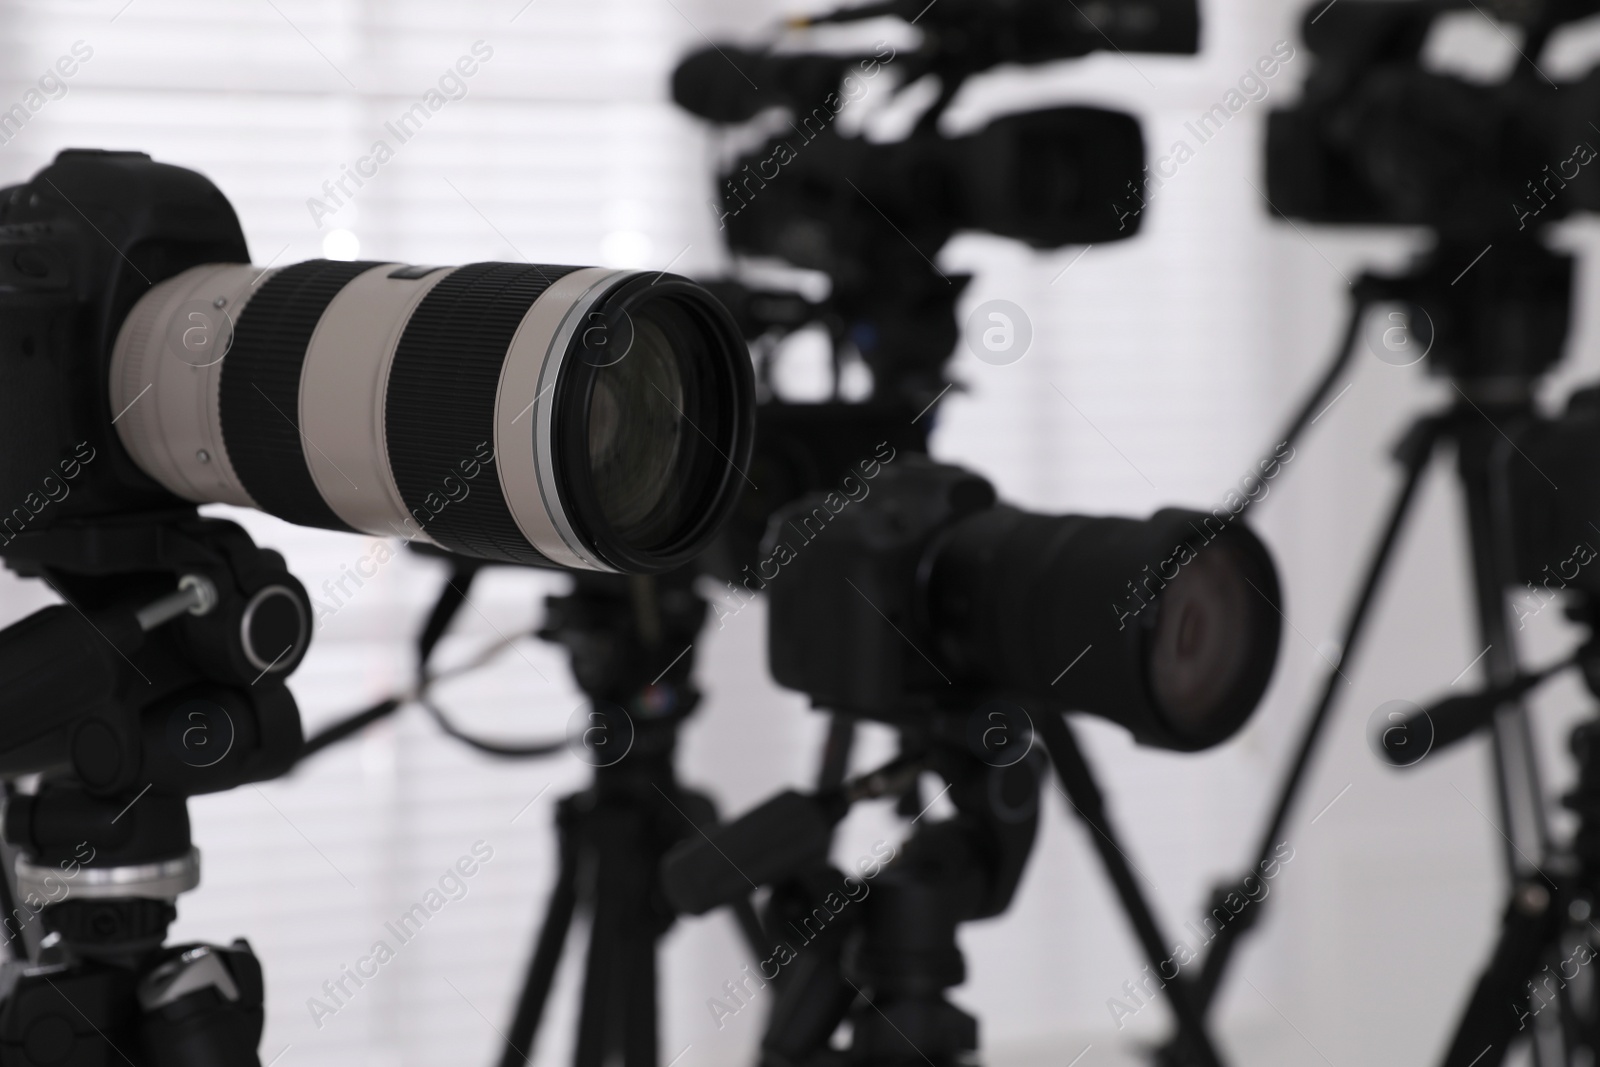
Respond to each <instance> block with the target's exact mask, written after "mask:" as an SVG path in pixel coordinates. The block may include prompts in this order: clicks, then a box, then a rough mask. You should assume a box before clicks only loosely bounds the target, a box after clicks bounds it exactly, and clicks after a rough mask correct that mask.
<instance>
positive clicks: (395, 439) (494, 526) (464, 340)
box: [384, 263, 579, 565]
mask: <svg viewBox="0 0 1600 1067" xmlns="http://www.w3.org/2000/svg"><path fill="white" fill-rule="evenodd" d="M578 269H579V268H577V267H557V266H528V265H526V264H522V263H471V264H468V265H467V266H464V267H461V268H459V269H457V270H456V271H454V272H452V273H451V274H450V275H449V277H447V278H445V279H444V280H443V281H441V282H440V283H439V284H438V285H436V286H434V287H433V289H432V290H431V291H430V292H429V293H428V295H427V296H425V297H424V298H423V300H422V303H421V304H419V305H418V306H417V310H416V311H415V312H413V313H412V315H411V321H410V322H409V323H408V324H407V325H406V329H405V333H404V334H403V335H402V336H401V338H400V344H399V346H398V347H397V348H396V350H395V357H394V365H393V367H392V368H391V370H390V372H389V393H388V399H387V402H386V407H385V420H384V423H385V427H386V429H385V434H386V437H387V440H388V448H389V467H390V470H392V471H393V472H394V480H395V485H396V486H398V487H399V489H400V496H401V498H402V499H403V500H404V501H405V505H406V509H407V510H408V511H410V512H411V514H412V516H413V517H414V518H415V519H416V520H417V521H418V523H420V524H421V526H422V527H423V529H425V530H426V531H427V532H428V535H429V536H430V537H431V538H433V540H434V541H436V542H438V544H439V545H440V546H441V547H443V548H447V549H450V550H451V551H454V552H463V553H467V554H470V555H474V556H482V557H484V558H487V559H496V560H503V561H505V562H508V563H528V564H534V565H549V563H550V560H549V559H548V558H547V557H545V556H544V555H543V554H542V553H540V552H539V551H538V550H537V549H536V548H534V547H533V546H532V545H531V544H529V543H528V539H527V538H526V537H524V536H523V534H522V530H521V529H520V528H519V527H518V526H517V523H516V520H515V519H514V518H513V517H512V515H511V510H510V508H508V507H507V506H506V501H505V497H504V496H503V495H502V493H501V490H500V481H499V478H498V476H497V473H496V469H495V468H494V466H493V465H492V464H482V463H481V462H480V461H481V459H482V457H483V456H485V455H492V450H493V448H494V436H495V434H494V409H495V397H496V395H497V393H498V391H499V387H500V370H501V367H502V366H503V365H504V363H505V359H506V351H507V350H508V349H509V348H510V347H511V340H512V338H513V337H514V336H515V335H516V332H517V328H518V327H519V326H521V325H522V319H523V316H525V315H526V314H527V313H528V309H529V308H531V307H532V306H533V302H534V301H535V300H537V299H539V295H540V294H541V293H543V292H544V291H545V290H546V289H547V288H549V287H550V285H551V283H553V282H554V281H556V280H557V279H558V278H560V277H562V276H563V275H565V274H570V273H572V272H573V271H575V270H578ZM524 421H525V422H526V425H527V432H528V433H530V434H531V433H532V432H533V425H534V415H533V413H532V412H529V413H528V414H527V415H526V416H524ZM479 467H481V468H482V469H481V470H480V469H479ZM473 472H476V473H475V475H474V474H473ZM528 488H529V491H530V492H532V491H534V489H533V487H532V486H530V487H528Z"/></svg>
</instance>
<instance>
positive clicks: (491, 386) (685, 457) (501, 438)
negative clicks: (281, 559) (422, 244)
mask: <svg viewBox="0 0 1600 1067" xmlns="http://www.w3.org/2000/svg"><path fill="white" fill-rule="evenodd" d="M111 376H112V381H111V386H112V388H111V393H112V397H111V399H112V406H113V409H114V410H113V412H112V414H113V416H114V417H115V419H116V426H117V430H118V433H119V435H120V437H121V440H122V442H123V444H124V445H125V446H126V447H127V449H128V452H129V453H130V454H131V455H132V457H133V459H134V460H135V462H137V463H138V464H139V466H140V467H141V468H142V469H143V470H144V471H145V473H147V474H149V475H150V476H151V477H152V478H154V479H155V480H156V481H157V482H160V483H161V484H162V485H163V486H165V487H166V488H167V489H169V490H171V491H172V492H174V493H176V494H177V495H179V496H181V497H183V498H185V499H188V500H191V501H194V502H196V503H211V502H219V503H229V504H238V505H243V506H248V507H255V508H259V509H261V510H263V511H267V512H269V513H271V514H273V515H277V516H278V517H280V518H283V519H286V520H288V521H290V522H295V523H298V524H301V525H307V526H320V527H325V528H328V529H336V530H359V531H365V532H368V533H373V534H379V535H393V536H401V537H405V538H407V539H410V538H417V539H420V540H424V541H428V542H431V543H433V544H436V545H438V546H439V547H441V548H445V549H448V550H451V551H454V552H460V553H463V554H465V555H472V556H479V557H482V558H486V559H494V560H500V561H504V562H512V563H526V564H533V565H539V566H558V567H566V568H572V569H584V570H599V571H621V572H627V573H651V572H658V571H663V570H668V569H671V568H673V567H676V566H679V565H681V564H683V563H684V562H687V561H688V560H689V559H691V558H693V556H695V555H696V554H697V553H698V552H699V551H701V550H702V549H703V548H704V547H705V545H706V543H707V542H708V541H709V540H710V539H711V537H712V536H713V535H714V534H715V532H716V529H717V527H718V526H719V525H720V524H721V521H722V519H723V518H724V517H725V516H726V515H727V513H728V511H729V509H730V508H731V507H732V505H733V503H734V501H735V499H736V497H737V495H738V491H739V487H740V485H741V484H742V480H743V475H742V474H741V468H742V465H743V464H744V463H745V462H746V461H747V458H748V454H749V448H750V440H751V431H752V427H753V412H754V400H753V392H752V384H751V370H750V361H749V355H748V351H747V349H746V348H745V345H744V343H743V341H742V340H741V338H740V336H739V333H738V330H737V328H736V327H735V325H734V324H733V322H732V320H731V319H730V318H729V316H728V314H727V312H726V311H725V310H723V308H722V307H721V305H719V304H718V303H717V302H716V301H715V300H714V299H713V298H712V297H711V296H710V295H709V294H708V293H706V291H705V290H703V289H701V288H700V287H699V286H696V285H694V284H692V283H690V282H687V281H685V280H684V279H682V278H678V277H676V276H674V275H667V274H649V273H644V272H634V271H616V270H605V269H601V268H594V267H588V268H579V267H564V266H539V265H526V264H518V263H474V264H468V265H466V266H462V267H455V268H446V267H411V266H404V265H400V264H394V263H346V262H333V261H328V260H312V261H310V262H306V263H300V264H296V265H294V266H291V267H286V268H283V269H281V270H277V271H261V270H259V269H256V268H251V267H248V266H243V265H238V264H213V265H207V266H202V267H196V268H193V269H191V270H189V271H186V272H184V273H183V274H180V275H178V276H176V277H174V278H171V279H169V280H167V281H165V282H163V283H161V284H160V285H158V286H156V287H155V288H154V289H152V290H151V291H150V292H149V293H148V294H146V295H145V296H144V298H143V299H141V300H140V301H139V303H138V304H137V305H136V306H135V308H134V309H133V311H131V312H130V313H129V315H128V318H127V320H126V321H125V323H124V325H123V327H122V330H121V333H120V334H119V336H118V339H117V345H116V349H115V352H114V355H113V360H112V372H111Z"/></svg>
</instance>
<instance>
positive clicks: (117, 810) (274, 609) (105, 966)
mask: <svg viewBox="0 0 1600 1067" xmlns="http://www.w3.org/2000/svg"><path fill="white" fill-rule="evenodd" d="M6 549H7V551H6V555H7V557H8V560H7V561H8V563H9V564H10V565H11V566H12V567H13V568H14V569H16V570H17V571H18V572H19V573H22V574H25V575H30V576H38V577H43V578H45V579H46V580H48V581H49V582H50V584H51V585H52V586H54V587H55V588H56V590H57V591H58V592H60V593H61V594H62V596H63V597H64V598H65V599H66V600H67V603H66V604H63V605H56V606H54V607H49V608H45V609H43V610H41V611H39V612H36V613H34V614H33V615H31V616H29V617H28V618H26V619H23V620H22V621H20V622H18V623H16V624H14V625H12V626H10V627H7V628H6V629H5V630H3V631H0V678H3V679H4V680H5V682H6V683H7V684H6V685H4V686H0V774H5V775H8V776H16V775H21V774H25V773H39V774H40V775H41V779H40V784H39V787H38V789H37V791H36V792H34V793H32V794H27V795H20V794H12V795H10V796H8V797H7V800H6V804H5V812H4V818H3V824H4V827H3V829H4V837H5V840H6V843H7V845H8V846H10V847H11V848H14V849H16V850H17V852H18V853H19V855H18V858H17V862H16V868H15V892H14V894H13V896H12V899H13V900H15V901H19V902H20V904H21V905H23V906H25V907H26V913H24V908H23V907H22V906H17V907H15V908H14V909H13V911H12V912H11V914H8V915H7V916H5V917H4V919H3V920H0V921H3V924H4V926H5V928H6V930H7V933H8V935H10V936H12V937H13V938H15V937H17V935H18V933H19V932H20V930H19V929H18V928H20V927H25V926H26V925H27V923H28V922H30V921H31V920H32V919H34V918H35V917H37V918H38V919H39V922H40V924H41V925H42V926H43V927H44V928H45V929H46V930H47V931H48V933H47V934H46V935H45V936H44V937H43V938H42V939H39V940H38V941H37V942H36V947H35V951H34V953H33V958H31V959H20V958H19V959H13V960H10V961H7V962H6V963H5V965H4V968H3V970H0V1065H3V1067H33V1065H37V1064H59V1063H71V1064H106V1065H110V1064H115V1063H121V1062H126V1063H132V1064H136V1065H138V1067H146V1065H149V1067H209V1065H217V1064H220V1065H226V1067H236V1065H237V1067H251V1065H255V1064H258V1063H259V1059H258V1057H257V1053H256V1046H257V1043H258V1042H259V1041H260V1037H261V1030H262V1023H263V991H262V977H261V967H260V964H259V963H258V962H257V960H256V958H255V956H254V954H253V953H252V952H251V950H250V947H249V945H248V944H247V943H246V942H244V941H242V940H240V941H235V942H234V943H233V944H232V945H231V946H227V947H222V946H216V945H204V944H185V945H168V946H164V945H163V942H164V941H165V939H166V935H167V929H168V926H169V925H170V923H171V922H172V920H173V919H174V918H176V916H177V910H176V907H175V901H176V900H177V897H178V896H179V895H180V894H181V893H184V892H186V891H188V890H190V889H193V888H194V887H195V886H196V885H197V884H198V883H199V878H200V867H199V853H198V851H197V850H196V849H195V848H194V846H193V843H192V841H191V839H190V825H189V816H188V808H187V798H188V797H190V796H193V795H195V794H199V793H207V792H216V791H219V790H222V789H229V788H233V787H235V786H237V785H241V784H244V783H246V782H252V781H262V780H265V779H267V778H271V777H275V776H276V775H278V774H280V773H282V771H283V770H284V769H286V768H287V767H288V766H289V764H290V763H291V761H292V760H293V758H294V755H295V753H296V752H297V751H298V749H299V747H300V743H301V734H300V721H299V713H298V710H297V709H296V707H295V703H294V700H293V698H292V697H291V696H290V694H289V692H288V690H287V688H286V687H285V685H284V679H285V677H286V676H287V675H288V673H289V672H290V671H292V670H293V669H294V667H295V666H297V665H298V664H299V662H300V659H301V657H302V656H303V655H304V653H305V649H306V646H307V644H308V642H309V638H310V617H311V616H310V606H309V602H308V601H307V599H306V596H305V592H304V590H303V589H301V588H300V585H299V583H298V582H296V581H295V580H294V578H293V577H292V576H290V575H289V573H288V572H287V571H286V570H285V569H284V566H283V560H282V557H280V556H279V555H278V554H277V553H275V552H270V551H264V550H261V549H259V548H257V547H256V546H255V545H254V544H253V543H252V542H251V541H250V539H249V538H248V536H247V535H245V533H244V531H243V530H241V529H240V528H239V527H237V526H235V525H233V524H232V523H227V522H220V521H217V520H207V519H198V518H196V517H194V516H192V515H187V514H186V515H178V516H172V517H168V518H164V519H161V520H130V521H126V522H121V523H105V524H96V525H92V526H82V527H72V528H63V529H56V530H52V531H50V532H49V533H48V534H42V535H36V536H28V537H19V538H16V539H14V540H13V541H12V542H10V543H9V544H8V545H7V546H6ZM174 587H176V588H174Z"/></svg>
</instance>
